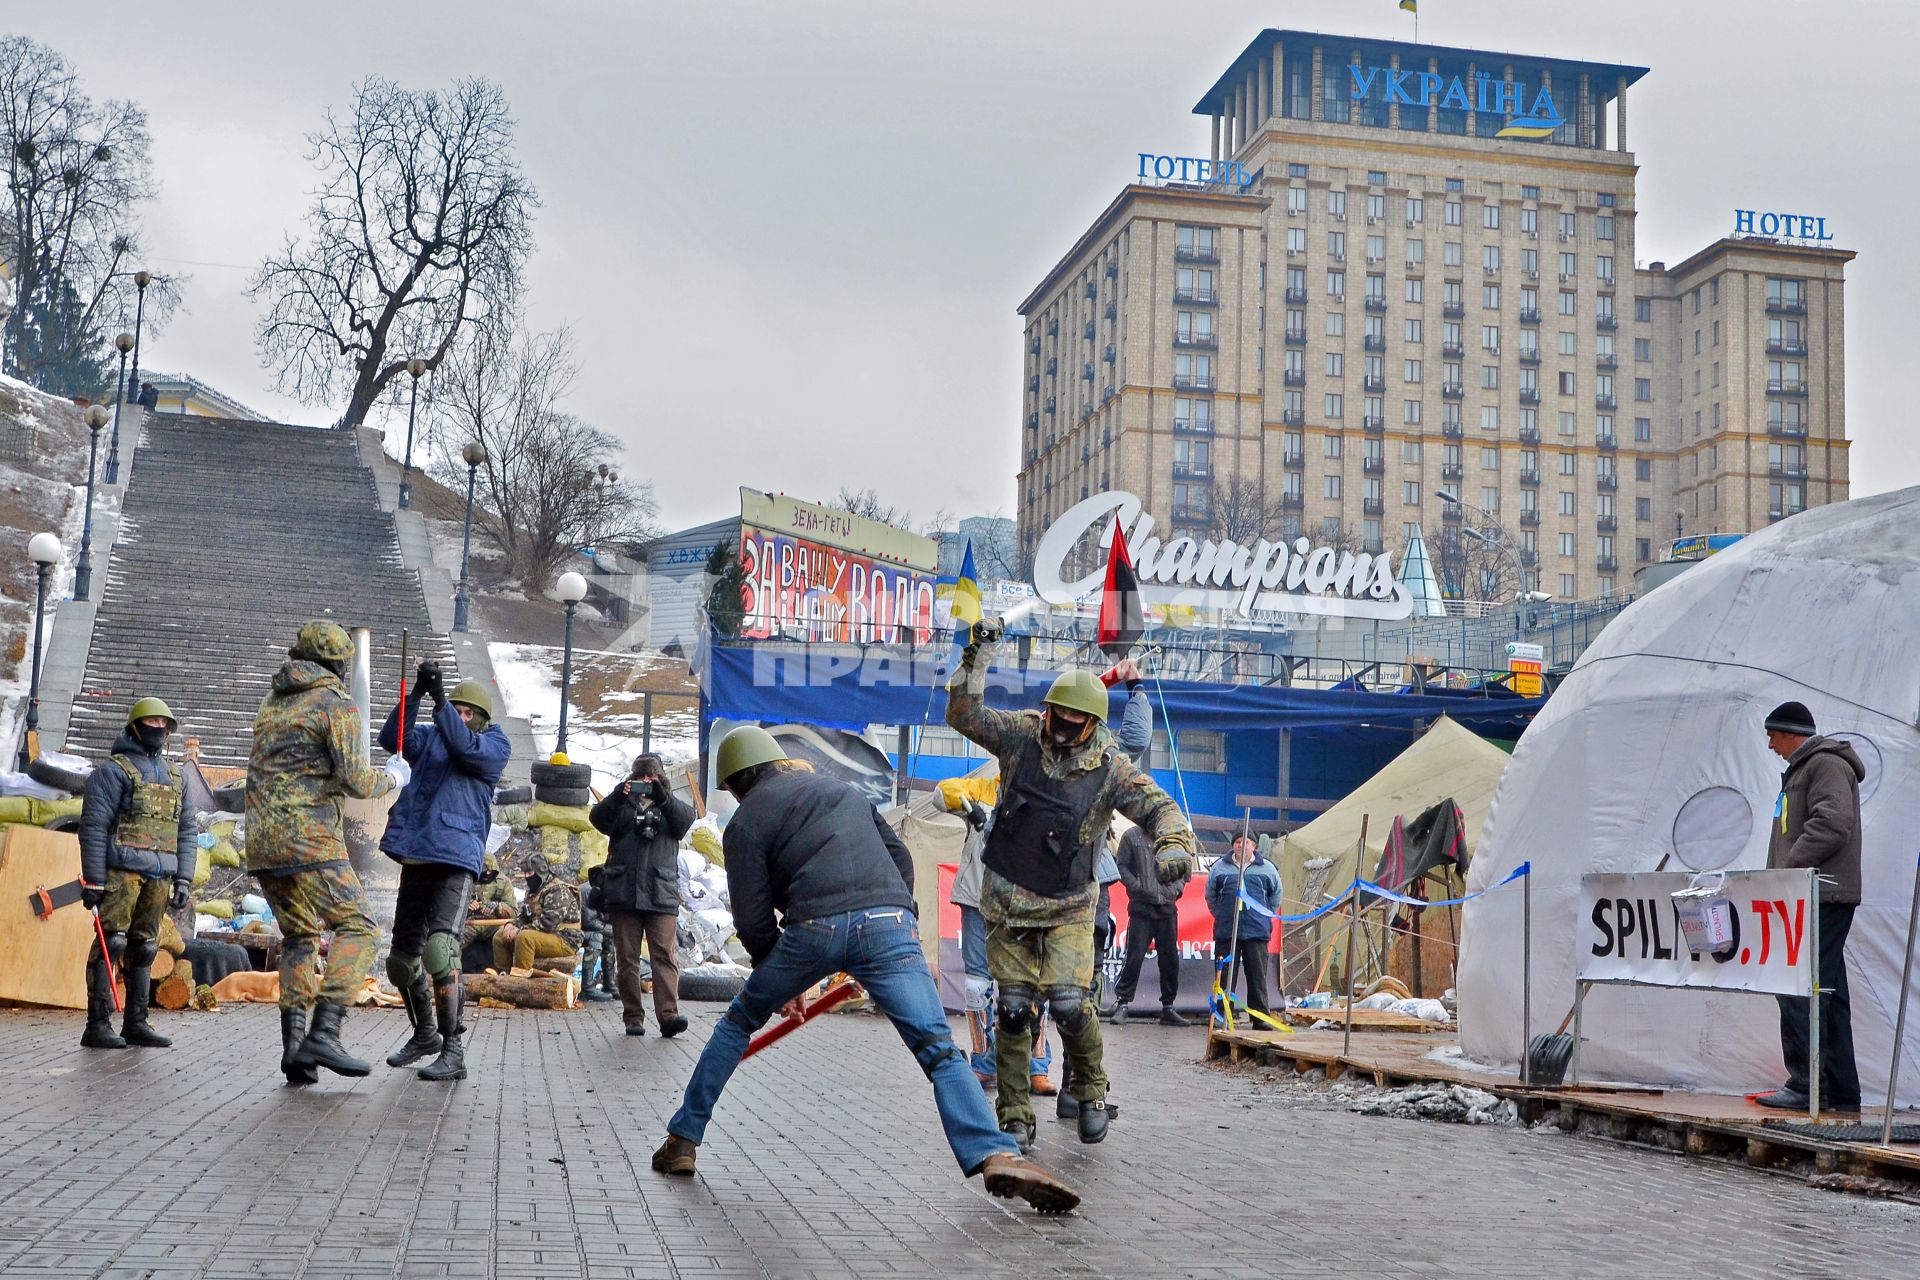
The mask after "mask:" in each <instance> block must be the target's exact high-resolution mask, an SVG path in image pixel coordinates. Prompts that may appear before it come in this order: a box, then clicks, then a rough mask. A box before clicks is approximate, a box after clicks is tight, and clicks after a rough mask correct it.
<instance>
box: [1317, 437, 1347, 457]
mask: <svg viewBox="0 0 1920 1280" xmlns="http://www.w3.org/2000/svg"><path fill="white" fill-rule="evenodd" d="M1344 444H1345V440H1344V438H1343V437H1341V436H1322V437H1321V438H1320V456H1321V457H1323V458H1339V457H1341V456H1342V454H1341V449H1342V447H1343V446H1344Z"/></svg>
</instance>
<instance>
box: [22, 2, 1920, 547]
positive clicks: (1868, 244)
mask: <svg viewBox="0 0 1920 1280" xmlns="http://www.w3.org/2000/svg"><path fill="white" fill-rule="evenodd" d="M1421 7H1422V9H1423V10H1424V12H1423V13H1422V14H1421V18H1420V35H1421V37H1422V38H1423V39H1424V40H1426V41H1428V42H1430V43H1438V44H1451V45H1466V46H1473V47H1478V48H1487V49H1511V50H1515V51H1523V52H1527V53H1535V54H1545V55H1551V56H1562V57H1569V58H1583V59H1592V60H1599V61H1616V62H1624V63H1635V64H1639V65H1643V66H1647V67H1651V68H1652V70H1651V72H1650V74H1649V75H1648V76H1647V77H1646V78H1645V79H1644V80H1642V81H1641V82H1640V84H1639V85H1638V86H1637V87H1636V88H1635V89H1633V90H1632V91H1630V93H1629V97H1628V140H1629V141H1630V142H1631V143H1632V144H1633V149H1634V151H1635V152H1636V154H1637V158H1638V160H1639V162H1640V165H1641V174H1640V203H1639V208H1640V217H1639V230H1638V237H1639V239H1638V249H1639V254H1640V257H1641V259H1642V260H1643V261H1650V260H1654V259H1665V260H1667V261H1669V262H1673V261H1678V260H1679V259H1680V258H1683V257H1685V256H1686V255H1687V254H1689V253H1691V252H1693V251H1694V250H1696V249H1699V248H1701V247H1702V246H1704V245H1705V244H1707V243H1708V242H1710V241H1711V240H1712V239H1713V238H1715V237H1717V236H1719V235H1721V234H1723V233H1725V232H1726V231H1728V230H1730V228H1731V218H1732V215H1731V210H1732V209H1733V208H1735V207H1736V206H1740V207H1751V208H1764V209H1775V210H1786V211H1793V212H1800V213H1810V214H1819V215H1824V216H1825V217H1826V219H1827V226H1828V228H1829V229H1830V230H1831V231H1833V232H1834V233H1835V236H1836V243H1837V244H1838V245H1840V246H1842V247H1845V248H1850V249H1854V250H1856V251H1858V253H1859V255H1860V257H1859V259H1858V260H1857V261H1856V262H1855V263H1854V264H1853V265H1852V267H1851V268H1850V270H1849V273H1848V290H1847V311H1848V320H1849V322H1850V323H1849V325H1848V330H1849V332H1848V341H1847V365H1848V387H1847V390H1848V411H1849V412H1848V429H1849V433H1850V434H1851V435H1852V437H1853V438H1854V440H1855V441H1856V442H1857V445H1856V447H1855V449H1854V451H1853V476H1854V492H1855V493H1856V494H1864V493H1870V492H1877V491H1880V490H1883V489H1889V488H1895V487H1898V486H1901V485H1907V484H1913V483H1916V482H1920V449H1916V448H1915V447H1914V445H1913V444H1912V443H1910V441H1909V437H1908V434H1907V428H1908V426H1909V423H1910V421H1911V419H1912V408H1911V404H1910V403H1909V402H1902V401H1901V400H1900V399H1899V387H1900V386H1902V385H1907V386H1911V385H1912V383H1913V372H1912V371H1913V369H1914V367H1915V364H1916V354H1917V353H1916V350H1915V348H1914V346H1913V345H1912V344H1913V343H1914V341H1915V334H1916V331H1917V328H1920V327H1917V326H1916V324H1915V319H1916V308H1917V307H1920V266H1916V262H1917V261H1920V255H1916V253H1915V252H1914V249H1913V245H1914V243H1915V241H1914V233H1913V232H1912V231H1911V230H1910V229H1909V224H1910V222H1911V220H1912V219H1913V217H1914V214H1913V208H1914V205H1915V194H1916V187H1917V186H1920V183H1916V179H1915V176H1914V172H1913V165H1914V160H1915V156H1916V147H1915V145H1914V141H1913V137H1912V133H1911V123H1910V122H1911V121H1912V120H1913V119H1914V118H1915V115H1916V113H1915V110H1914V106H1913V104H1912V102H1911V101H1910V100H1909V99H1910V98H1911V96H1912V95H1913V93H1914V89H1913V85H1914V77H1913V75H1912V67H1911V60H1912V57H1913V52H1912V51H1913V48H1914V45H1915V39H1914V37H1915V35H1916V32H1920V6H1916V5H1915V4H1913V3H1912V2H1911V0H1847V2H1846V3H1844V4H1829V5H1812V4H1809V3H1806V0H1738V2H1734V0H1726V2H1720V0H1684V3H1678V2H1676V0H1597V2H1595V3H1572V2H1570V0H1554V2H1553V3H1542V2H1541V0H1423V3H1422V5H1421ZM8 8H9V9H11V10H12V11H13V16H12V18H11V24H12V25H10V26H8V27H7V28H6V29H7V30H10V31H17V32H22V33H24V34H27V35H31V36H34V37H36V38H38V39H41V40H43V41H45V42H47V43H48V44H51V45H53V46H54V47H56V48H58V49H60V50H61V51H62V52H64V53H65V54H66V55H67V56H68V57H69V58H71V59H72V60H74V61H75V62H76V63H77V64H78V66H79V68H80V71H81V73H82V75H83V77H84V79H85V81H86V84H87V86H88V88H89V89H90V90H91V91H92V92H93V93H94V94H95V95H96V96H100V97H105V96H122V97H131V98H133V99H135V100H136V101H138V102H140V103H141V104H142V105H144V106H145V107H146V109H147V111H148V113H149V115H150V117H151V121H152V130H153V137H154V154H155V160H156V168H157V171H158V174H159V177H160V180H161V183H162V191H161V194H160V196H159V199H158V200H157V201H156V202H155V203H154V204H153V206H152V207H151V208H150V209H149V210H148V211H147V214H146V219H145V223H146V241H147V244H148V245H149V246H150V249H151V256H152V265H153V266H154V268H155V269H156V270H163V271H177V272H185V273H188V274H190V275H191V276H192V281H191V283H190V284H189V286H188V287H187V290H186V302H187V310H186V312H185V314H183V315H181V316H179V317H177V318H176V319H175V320H174V322H173V324H172V325H171V326H170V327H169V328H168V329H167V330H166V331H165V332H164V333H163V334H161V335H159V336H158V337H157V338H155V339H154V340H153V341H152V342H151V344H150V345H146V347H145V351H144V355H143V362H144V363H145V364H146V365H147V366H148V367H149V368H153V369H159V370H164V371H168V372H174V371H182V372H187V373H191V374H192V375H193V376H195V377H198V378H200V379H201V380H203V381H205V382H208V383H211V384H212V385H213V386H215V387H217V388H219V389H221V390H222V391H224V392H226V393H227V394H228V395H230V396H233V397H235V398H237V399H238V400H240V401H242V402H244V403H246V404H248V405H250V406H252V407H254V408H256V409H259V410H262V411H264V412H266V413H268V414H269V415H271V416H275V417H280V418H284V419H285V420H288V421H295V422H326V421H330V420H332V419H333V418H334V417H335V416H337V414H338V412H339V408H340V406H338V405H332V406H313V407H307V406H301V405H298V404H296V403H294V402H293V401H291V400H288V399H285V398H284V397H281V396H279V395H277V394H275V392H274V391H273V389H272V385H271V377H270V375H269V374H268V373H267V372H266V371H265V370H264V369H262V368H261V366H260V363H259V360H258V357H257V355H256V353H255V350H254V346H253V325H254V321H255V316H256V311H255V308H254V306H253V304H252V303H251V302H250V301H249V300H248V299H247V297H246V296H245V293H244V291H243V286H244V282H245V279H246V276H247V272H248V271H249V270H250V269H251V268H252V267H253V266H254V265H256V264H257V263H258V262H259V260H260V259H261V257H262V256H263V255H265V254H266V253H268V252H270V251H271V250H273V249H274V248H275V247H276V246H278V244H279V243H280V242H281V240H282V238H283V237H284V235H285V234H286V232H287V231H288V230H290V229H297V227H298V226H299V223H300V219H301V216H302V214H303V212H304V210H305V208H306V206H307V203H308V193H309V192H310V191H311V189H312V187H313V185H314V182H315V177H314V174H313V173H312V171H311V170H310V169H309V168H308V167H307V165H306V163H305V160H304V157H303V150H304V143H303V139H302V135H303V134H304V133H306V132H307V131H309V130H311V129H313V128H314V127H315V126H316V125H317V124H318V122H319V120H320V114H321V110H322V108H323V107H325V106H327V105H328V104H338V103H341V102H343V101H344V100H345V99H346V97H347V95H348V89H349V86H350V85H352V84H353V83H354V82H355V81H356V80H358V79H360V78H361V77H363V76H365V75H367V74H369V73H375V72H377V73H379V74H382V75H385V76H389V77H392V78H394V79H396V80H399V81H400V82H402V83H404V84H406V85H409V86H414V87H427V86H441V85H445V84H446V83H448V82H449V81H450V80H451V79H453V78H454V77H456V76H459V75H464V74H479V75H484V76H488V77H491V78H493V79H495V80H497V81H499V82H500V83H501V84H502V85H503V86H504V87H505V89H506V92H507V94H508V96H509V97H510V99H511V100H512V103H513V106H514V110H515V114H516V115H517V117H518V119H519V122H520V134H519V139H520V142H519V153H520V158H521V162H522V164H523V166H524V168H525V169H526V171H527V172H528V174H529V175H530V176H531V178H532V179H533V181H534V182H535V184H536V185H537V186H538V188H539V190H540V193H541V196H542V198H543V201H544V207H543V208H542V209H541V211H540V213H539V215H538V219H537V221H536V225H535V231H536V236H537V239H538V248H537V251H536V255H535V257H534V259H533V263H532V269H531V290H530V294H529V304H528V305H529V313H530V314H529V318H530V320H531V322H532V323H533V324H535V325H536V326H541V327H545V326H550V325H554V324H558V323H560V322H563V321H564V322H569V323H571V324H572V325H573V326H574V327H575V330H576V332H577V334H578V337H579V346H580V354H581V357H582V363H583V366H584V367H583V371H582V376H581V378H580V380H579V383H578V385H577V388H576V391H575V394H574V398H573V400H572V402H571V405H570V407H571V408H572V409H573V411H575V412H576V413H578V414H580V415H582V416H583V417H585V418H587V419H588V420H590V421H592V422H594V423H595V424H597V425H599V426H601V427H603V428H604V429H606V430H608V431H610V432H611V433H613V434H614V435H616V436H618V437H619V438H620V439H621V440H622V441H624V442H625V444H626V446H627V449H628V453H629V456H628V469H629V471H630V473H631V474H634V475H636V476H641V477H646V478H650V479H652V480H653V481H654V482H655V485H656V487H657V491H658V495H659V499H660V504H661V508H662V517H663V519H664V521H665V522H666V523H667V524H668V525H669V526H673V527H677V526H683V525H687V524H692V523H697V522H700V521H704V520H710V519H715V518H718V517H720V516H722V515H726V514H728V513H729V512H731V513H734V514H737V513H738V510H739V507H738V502H737V496H736V494H735V492H734V490H735V487H736V486H738V485H740V484H749V485H752V486H754V487H756V488H762V489H773V490H782V491H786V492H790V493H794V494H798V495H800V496H805V497H816V498H826V497H829V496H831V495H832V493H833V492H834V491H835V490H836V489H838V488H839V487H840V486H842V485H847V486H852V487H855V488H866V487H873V488H875V489H877V490H879V491H880V493H881V494H882V496H883V497H885V498H887V499H889V500H891V501H894V502H896V503H900V504H902V505H905V506H907V507H910V508H911V509H912V510H913V512H914V513H915V515H916V517H917V518H919V519H922V520H924V519H925V518H926V517H927V516H930V515H931V514H932V513H933V512H934V511H935V510H936V509H946V510H949V511H952V512H954V513H956V514H959V515H969V514H989V513H996V512H997V513H1002V514H1011V512H1012V508H1013V498H1014V471H1015V466H1016V462H1015V457H1016V445H1017V443H1018V439H1019V426H1020V416H1019V402H1020V385H1019V375H1020V326H1019V321H1018V318H1017V317H1016V316H1015V314H1014V307H1015V305H1016V304H1017V303H1018V302H1019V301H1020V299H1021V298H1022V297H1024V296H1025V295H1026V293H1027V292H1028V290H1030V289H1031V288H1032V287H1033V285H1034V284H1035V283H1037V282H1038V280H1039V279H1040V277H1041V275H1042V274H1043V273H1044V272H1045V271H1046V270H1047V269H1048V268H1049V267H1051V266H1052V265H1053V263H1054V262H1055V261H1056V260H1057V259H1058V258H1059V257H1060V255H1061V254H1062V253H1064V252H1065V250H1066V249H1067V248H1068V247H1069V246H1070V245H1071V244H1072V242H1073V240H1074V238H1075V237H1076V236H1078V235H1079V233H1080V232H1081V231H1083V230H1085V228H1086V227H1087V225H1088V223H1089V222H1090V221H1091V220H1092V218H1093V217H1094V216H1095V215H1097V214H1098V213H1099V212H1100V210H1101V209H1103V208H1104V207H1105V206H1106V205H1107V204H1108V202H1110V201H1111V200H1112V198H1113V196H1114V195H1115V193H1116V192H1117V191H1118V190H1119V188H1120V187H1121V186H1122V185H1123V184H1124V183H1125V182H1126V181H1127V180H1128V179H1129V177H1130V176H1131V175H1132V174H1133V172H1134V169H1135V167H1136V164H1137V161H1136V158H1135V157H1136V153H1138V152H1141V151H1155V152H1167V153H1176V154H1189V155H1193V154H1202V155H1203V154H1205V152H1206V147H1207V122H1206V120H1205V118H1204V117H1200V116H1194V115H1192V114H1190V108H1191V107H1192V105H1193V103H1194V102H1195V101H1196V100H1197V99H1198V98H1199V96H1200V94H1201V93H1202V92H1203V91H1204V90H1205V89H1206V88H1207V87H1208V86H1209V85H1211V84H1212V83H1213V81H1214V80H1215V78H1216V77H1218V75H1219V74H1220V73H1221V72H1222V71H1223V70H1224V69H1225V68H1226V66H1227V64H1228V63H1229V62H1230V61H1231V60H1232V58H1233V57H1234V56H1235V55H1236V54H1237V53H1239V51H1240V50H1241V49H1242V48H1244V47H1245V46H1246V44H1247V43H1248V42H1249V41H1250V40H1251V39H1252V38H1253V37H1254V36H1255V35H1256V34H1257V33H1258V32H1259V31H1260V30H1261V29H1262V28H1264V27H1267V26H1277V27H1293V28H1302V29H1308V30H1317V31H1326V32H1333V33H1341V34H1354V35H1364V36H1377V37H1385V38H1399V39H1411V38H1412V36H1413V19H1412V18H1411V16H1409V15H1407V14H1405V13H1403V12H1401V11H1400V10H1399V8H1398V6H1397V4H1396V0H1294V2H1293V3H1270V4H1249V3H1240V2H1237V0H1216V2H1215V3H1212V4H1208V5H1198V4H1175V3H1171V2H1164V3H1147V2H1145V0H1097V2H1096V0H1082V2H1076V3H1066V2H1063V0H1045V2H1044V3H1034V2H1033V0H1022V2H1021V3H1007V2H1005V0H974V3H971V4H968V5H964V6H954V5H944V4H943V5H935V4H932V3H909V2H907V0H890V2H882V0H865V2H862V3H851V2H849V3H824V2H823V3H796V2H795V0H762V2H758V3H748V2H745V0H742V2H738V3H733V2H724V0H698V2H696V3H685V2H680V3H671V4H668V3H658V2H655V0H640V2H639V3H630V2H623V3H598V4H584V3H552V4H546V5H528V4H524V3H518V2H516V3H501V2H499V0H466V2H464V3H459V4H450V3H437V2H433V3H428V2H423V3H417V4H412V5H406V6H398V5H392V4H389V3H380V4H361V3H350V2H345V0H342V2H337V3H331V4H326V5H306V4H301V5H292V4H272V5H262V4H259V3H258V2H257V0H247V2H244V3H200V2H195V0H181V2H180V3H172V4H153V3H151V2H150V0H148V2H146V3H139V4H130V3H121V2H120V0H106V2H104V3H102V2H97V0H96V2H95V3H89V4H68V5H47V4H32V5H27V4H21V3H18V2H17V0H16V3H15V4H13V5H9V6H8ZM1903 246H1904V247H1903Z"/></svg>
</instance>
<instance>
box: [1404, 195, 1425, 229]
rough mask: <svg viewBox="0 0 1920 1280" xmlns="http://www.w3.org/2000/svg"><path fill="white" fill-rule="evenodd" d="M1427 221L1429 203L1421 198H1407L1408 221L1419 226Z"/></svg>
mask: <svg viewBox="0 0 1920 1280" xmlns="http://www.w3.org/2000/svg"><path fill="white" fill-rule="evenodd" d="M1426 220H1427V202H1426V201H1425V200H1422V199H1421V198H1420V197H1419V196H1408V197H1407V221H1408V222H1410V223H1412V224H1413V225H1414V226H1416V227H1417V226H1419V225H1420V224H1421V223H1423V222H1425V221H1426Z"/></svg>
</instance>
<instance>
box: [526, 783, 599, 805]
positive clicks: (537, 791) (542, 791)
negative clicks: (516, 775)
mask: <svg viewBox="0 0 1920 1280" xmlns="http://www.w3.org/2000/svg"><path fill="white" fill-rule="evenodd" d="M533 798H534V799H535V800H537V801H539V802H540V803H541V804H551V805H558V806H560V807H561V808H563V809H584V808H586V807H587V806H588V805H590V804H592V803H593V791H592V790H591V789H590V788H587V787H535V788H534V789H533Z"/></svg>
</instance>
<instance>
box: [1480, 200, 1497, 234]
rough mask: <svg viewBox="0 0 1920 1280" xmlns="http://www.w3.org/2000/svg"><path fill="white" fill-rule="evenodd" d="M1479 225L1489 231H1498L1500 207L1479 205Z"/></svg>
mask: <svg viewBox="0 0 1920 1280" xmlns="http://www.w3.org/2000/svg"><path fill="white" fill-rule="evenodd" d="M1480 225H1481V226H1483V227H1485V228H1486V229H1487V230H1489V231H1498V230H1499V229H1500V206H1499V205H1497V204H1483V205H1481V206H1480Z"/></svg>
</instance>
